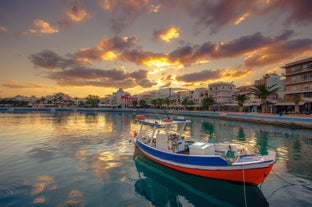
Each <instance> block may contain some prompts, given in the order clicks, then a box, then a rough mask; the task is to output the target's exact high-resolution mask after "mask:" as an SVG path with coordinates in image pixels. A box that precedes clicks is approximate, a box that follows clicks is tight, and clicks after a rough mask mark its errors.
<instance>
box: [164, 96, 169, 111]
mask: <svg viewBox="0 0 312 207" xmlns="http://www.w3.org/2000/svg"><path fill="white" fill-rule="evenodd" d="M164 104H166V105H167V109H168V108H169V105H170V99H169V98H168V97H167V98H165V100H164Z"/></svg>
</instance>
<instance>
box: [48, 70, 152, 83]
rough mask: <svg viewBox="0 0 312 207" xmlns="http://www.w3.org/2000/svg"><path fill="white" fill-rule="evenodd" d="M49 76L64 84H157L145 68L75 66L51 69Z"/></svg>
mask: <svg viewBox="0 0 312 207" xmlns="http://www.w3.org/2000/svg"><path fill="white" fill-rule="evenodd" d="M47 77H48V78H50V79H53V80H56V81H57V83H58V84H59V85H62V86H97V87H113V88H114V87H115V88H120V87H122V88H131V87H134V86H137V85H140V86H141V87H143V88H146V87H151V86H153V85H155V83H153V82H152V81H150V80H148V79H147V72H146V71H144V70H139V71H135V72H133V73H129V72H127V71H125V70H117V69H111V70H102V69H97V68H85V67H75V68H71V69H66V70H59V71H50V72H49V73H48V75H47Z"/></svg>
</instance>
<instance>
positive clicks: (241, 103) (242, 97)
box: [233, 93, 249, 111]
mask: <svg viewBox="0 0 312 207" xmlns="http://www.w3.org/2000/svg"><path fill="white" fill-rule="evenodd" d="M233 97H234V99H235V101H237V104H238V105H239V111H243V109H244V103H245V101H247V100H248V99H249V94H246V93H243V94H235V95H233Z"/></svg>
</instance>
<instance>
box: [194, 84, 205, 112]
mask: <svg viewBox="0 0 312 207" xmlns="http://www.w3.org/2000/svg"><path fill="white" fill-rule="evenodd" d="M206 97H208V88H196V89H195V90H194V92H193V97H192V100H193V102H194V104H195V105H196V106H197V107H201V105H202V100H203V99H204V98H206Z"/></svg>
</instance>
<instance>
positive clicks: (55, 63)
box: [30, 50, 77, 69]
mask: <svg viewBox="0 0 312 207" xmlns="http://www.w3.org/2000/svg"><path fill="white" fill-rule="evenodd" d="M30 60H31V62H32V63H33V64H34V65H35V66H39V67H42V68H48V69H55V68H62V69H64V68H67V67H71V66H75V65H77V63H76V62H75V61H74V60H73V59H71V58H68V59H66V58H63V57H62V56H61V55H59V54H58V53H57V52H54V51H51V50H44V51H41V52H38V53H36V54H33V55H31V56H30Z"/></svg>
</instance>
